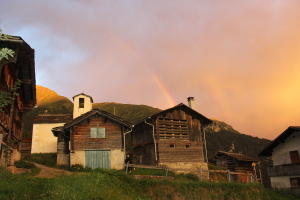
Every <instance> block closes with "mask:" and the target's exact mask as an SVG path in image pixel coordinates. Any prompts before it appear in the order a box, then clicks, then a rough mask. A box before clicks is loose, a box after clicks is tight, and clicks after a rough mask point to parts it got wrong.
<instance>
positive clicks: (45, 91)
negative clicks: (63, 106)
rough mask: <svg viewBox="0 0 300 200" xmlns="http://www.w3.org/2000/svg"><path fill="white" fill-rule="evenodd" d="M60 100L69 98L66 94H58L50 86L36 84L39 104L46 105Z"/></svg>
mask: <svg viewBox="0 0 300 200" xmlns="http://www.w3.org/2000/svg"><path fill="white" fill-rule="evenodd" d="M59 100H66V101H67V100H69V99H68V98H66V97H64V96H60V95H58V94H57V93H56V92H54V91H53V90H50V89H49V88H46V87H43V86H40V85H37V86H36V102H37V106H46V105H49V104H52V103H54V102H57V101H59ZM69 101H70V100H69ZM70 102H71V101H70Z"/></svg>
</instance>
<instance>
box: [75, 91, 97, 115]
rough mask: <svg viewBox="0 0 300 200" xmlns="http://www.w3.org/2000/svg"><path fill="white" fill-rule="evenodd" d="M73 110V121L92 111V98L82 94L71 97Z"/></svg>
mask: <svg viewBox="0 0 300 200" xmlns="http://www.w3.org/2000/svg"><path fill="white" fill-rule="evenodd" d="M73 101H74V109H73V119H74V118H76V117H78V116H80V115H82V114H84V113H86V112H89V111H91V110H92V104H93V103H94V102H93V98H92V97H91V96H89V95H86V94H84V93H81V94H77V95H75V96H74V97H73Z"/></svg>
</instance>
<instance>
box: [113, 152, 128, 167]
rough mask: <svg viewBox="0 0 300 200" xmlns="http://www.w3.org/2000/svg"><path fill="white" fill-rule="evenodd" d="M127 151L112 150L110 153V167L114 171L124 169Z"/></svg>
mask: <svg viewBox="0 0 300 200" xmlns="http://www.w3.org/2000/svg"><path fill="white" fill-rule="evenodd" d="M124 156H125V151H121V150H111V151H110V167H111V168H112V169H119V170H120V169H124V161H125V157H124Z"/></svg>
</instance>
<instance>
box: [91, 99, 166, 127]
mask: <svg viewBox="0 0 300 200" xmlns="http://www.w3.org/2000/svg"><path fill="white" fill-rule="evenodd" d="M93 108H100V109H102V110H105V111H107V112H109V113H114V111H115V115H117V116H119V117H121V118H123V119H125V120H126V121H129V122H131V123H136V122H138V121H140V120H142V119H145V118H146V117H148V116H150V115H153V114H155V113H158V112H160V111H161V110H160V109H158V108H153V107H150V106H146V105H132V104H120V103H113V102H112V103H94V104H93Z"/></svg>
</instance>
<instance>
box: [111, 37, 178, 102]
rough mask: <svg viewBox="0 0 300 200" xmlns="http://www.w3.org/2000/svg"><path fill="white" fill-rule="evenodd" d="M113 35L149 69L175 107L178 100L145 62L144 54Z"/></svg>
mask: <svg viewBox="0 0 300 200" xmlns="http://www.w3.org/2000/svg"><path fill="white" fill-rule="evenodd" d="M113 35H114V37H115V38H116V39H117V40H118V42H120V43H121V44H123V45H124V47H125V48H126V49H127V50H129V52H130V53H132V55H134V56H135V57H136V58H137V59H138V60H139V61H140V63H142V66H143V67H144V68H145V70H147V71H148V73H149V74H150V76H151V77H152V78H153V80H154V82H155V83H156V85H157V86H158V88H159V89H160V91H161V92H162V94H163V95H164V96H165V97H166V99H167V101H168V104H169V106H170V107H174V106H175V105H177V104H176V101H175V100H174V98H173V97H172V95H171V94H170V92H169V91H168V89H167V87H166V86H165V85H164V83H163V81H162V80H161V79H160V78H159V77H158V76H157V75H155V73H154V72H152V70H151V68H150V67H149V66H148V64H147V63H146V62H145V60H144V59H142V56H140V55H139V53H138V52H137V51H136V50H135V49H134V48H133V47H132V46H130V45H129V44H128V43H127V42H126V41H125V40H123V39H122V38H120V37H119V36H117V35H115V34H113Z"/></svg>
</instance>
